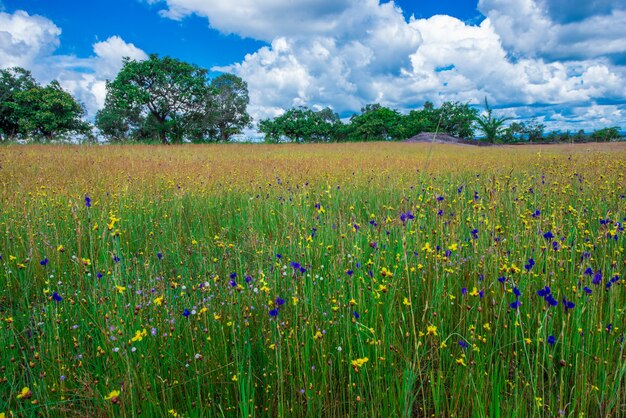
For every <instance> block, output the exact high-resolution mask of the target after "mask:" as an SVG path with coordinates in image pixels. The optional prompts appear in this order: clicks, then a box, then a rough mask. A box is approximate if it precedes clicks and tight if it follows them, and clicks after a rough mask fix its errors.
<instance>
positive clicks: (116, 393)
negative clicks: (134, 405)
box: [104, 390, 120, 401]
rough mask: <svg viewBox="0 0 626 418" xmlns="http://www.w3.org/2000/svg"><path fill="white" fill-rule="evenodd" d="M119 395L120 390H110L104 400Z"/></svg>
mask: <svg viewBox="0 0 626 418" xmlns="http://www.w3.org/2000/svg"><path fill="white" fill-rule="evenodd" d="M119 396H120V391H119V390H112V391H111V393H109V394H108V395H107V396H105V397H104V399H105V400H107V401H108V400H109V399H110V400H116V399H117V398H119Z"/></svg>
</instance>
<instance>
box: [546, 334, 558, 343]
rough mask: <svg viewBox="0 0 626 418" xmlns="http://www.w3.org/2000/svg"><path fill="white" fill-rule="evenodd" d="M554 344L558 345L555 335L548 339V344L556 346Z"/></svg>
mask: <svg viewBox="0 0 626 418" xmlns="http://www.w3.org/2000/svg"><path fill="white" fill-rule="evenodd" d="M554 343H556V339H555V338H554V335H550V336H549V337H548V344H550V345H554Z"/></svg>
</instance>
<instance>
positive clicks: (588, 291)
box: [583, 286, 593, 295]
mask: <svg viewBox="0 0 626 418" xmlns="http://www.w3.org/2000/svg"><path fill="white" fill-rule="evenodd" d="M583 291H584V292H585V293H587V294H588V295H590V294H592V293H593V291H592V290H591V289H589V288H588V287H587V286H585V287H583Z"/></svg>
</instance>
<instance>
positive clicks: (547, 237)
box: [543, 231, 554, 240]
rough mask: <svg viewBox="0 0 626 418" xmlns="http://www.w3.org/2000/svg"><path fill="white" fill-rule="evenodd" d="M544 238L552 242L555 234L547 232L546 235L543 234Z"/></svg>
mask: <svg viewBox="0 0 626 418" xmlns="http://www.w3.org/2000/svg"><path fill="white" fill-rule="evenodd" d="M543 237H544V238H545V239H548V240H550V239H552V238H554V234H553V233H552V231H548V232H546V233H545V234H543Z"/></svg>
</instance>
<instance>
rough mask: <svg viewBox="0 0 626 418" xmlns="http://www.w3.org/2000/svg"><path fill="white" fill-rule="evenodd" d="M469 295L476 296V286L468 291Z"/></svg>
mask: <svg viewBox="0 0 626 418" xmlns="http://www.w3.org/2000/svg"><path fill="white" fill-rule="evenodd" d="M470 296H478V289H477V288H476V287H474V288H473V289H472V291H471V292H470Z"/></svg>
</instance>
